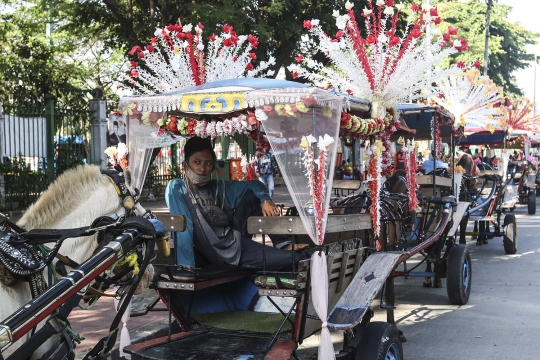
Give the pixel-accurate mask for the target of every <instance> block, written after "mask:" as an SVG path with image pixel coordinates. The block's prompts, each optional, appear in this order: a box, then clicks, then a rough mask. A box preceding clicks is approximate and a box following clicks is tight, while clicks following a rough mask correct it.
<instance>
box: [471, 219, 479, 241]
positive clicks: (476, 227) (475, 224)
mask: <svg viewBox="0 0 540 360" xmlns="http://www.w3.org/2000/svg"><path fill="white" fill-rule="evenodd" d="M473 232H475V233H477V232H478V221H475V222H474V229H473ZM477 238H478V235H473V236H472V238H471V239H472V240H476V239H477Z"/></svg>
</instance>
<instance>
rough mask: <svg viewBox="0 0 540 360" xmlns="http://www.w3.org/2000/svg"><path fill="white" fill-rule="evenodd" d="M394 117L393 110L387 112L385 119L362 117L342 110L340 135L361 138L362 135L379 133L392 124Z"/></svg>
mask: <svg viewBox="0 0 540 360" xmlns="http://www.w3.org/2000/svg"><path fill="white" fill-rule="evenodd" d="M393 117H394V113H393V112H392V111H389V112H387V113H386V115H385V117H384V118H383V119H374V118H368V119H362V118H360V117H358V116H356V115H351V114H348V113H346V112H342V113H341V125H340V132H339V136H341V137H349V138H359V137H360V136H369V135H375V134H378V133H380V132H381V131H383V130H384V129H386V128H387V127H388V126H389V125H390V123H391V121H392V119H393Z"/></svg>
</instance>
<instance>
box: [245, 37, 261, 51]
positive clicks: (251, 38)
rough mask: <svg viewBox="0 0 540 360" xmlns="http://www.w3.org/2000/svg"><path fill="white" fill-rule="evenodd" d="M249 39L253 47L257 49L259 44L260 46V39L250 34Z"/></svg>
mask: <svg viewBox="0 0 540 360" xmlns="http://www.w3.org/2000/svg"><path fill="white" fill-rule="evenodd" d="M247 39H248V41H249V43H250V44H251V48H253V49H257V46H259V39H258V38H256V37H255V36H253V35H248V38H247Z"/></svg>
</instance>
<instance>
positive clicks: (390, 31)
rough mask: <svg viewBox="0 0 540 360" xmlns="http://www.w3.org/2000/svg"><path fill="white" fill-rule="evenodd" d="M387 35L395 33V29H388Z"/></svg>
mask: <svg viewBox="0 0 540 360" xmlns="http://www.w3.org/2000/svg"><path fill="white" fill-rule="evenodd" d="M385 34H386V36H392V35H394V30H392V29H390V30H388V31H386V32H385Z"/></svg>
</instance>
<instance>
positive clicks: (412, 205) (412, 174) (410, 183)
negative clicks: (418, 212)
mask: <svg viewBox="0 0 540 360" xmlns="http://www.w3.org/2000/svg"><path fill="white" fill-rule="evenodd" d="M398 144H401V145H402V150H403V152H404V154H405V164H406V166H405V173H406V176H405V179H406V180H407V188H408V189H409V210H411V211H413V210H415V209H416V207H417V206H418V198H417V197H416V188H417V184H416V171H417V170H418V166H417V163H416V146H414V140H413V141H411V140H407V143H405V141H404V140H403V138H399V140H398Z"/></svg>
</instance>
